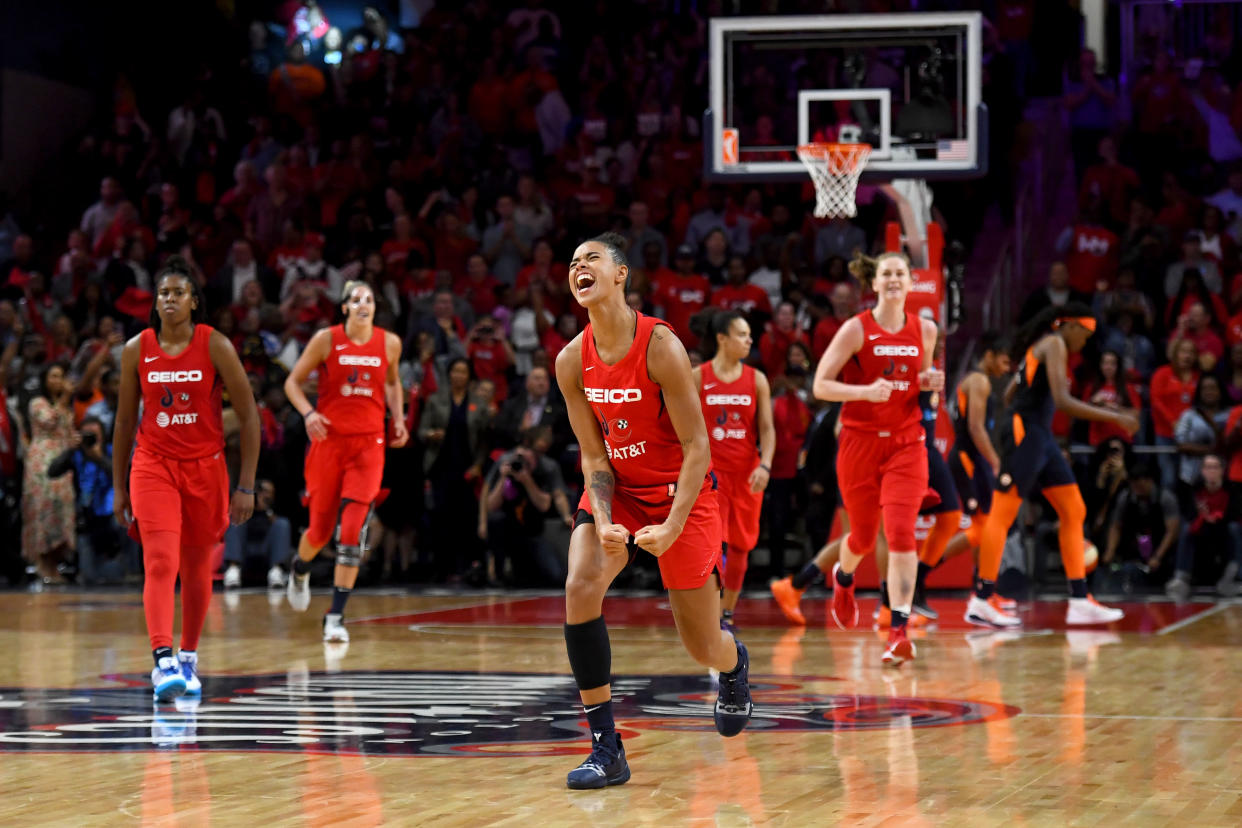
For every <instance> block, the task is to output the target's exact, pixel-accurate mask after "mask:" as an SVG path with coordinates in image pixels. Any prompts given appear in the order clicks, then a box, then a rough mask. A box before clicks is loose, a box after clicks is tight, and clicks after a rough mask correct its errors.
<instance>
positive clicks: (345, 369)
mask: <svg viewBox="0 0 1242 828" xmlns="http://www.w3.org/2000/svg"><path fill="white" fill-rule="evenodd" d="M331 333H332V350H331V351H330V352H329V353H328V358H327V359H326V360H324V362H323V364H322V365H320V366H319V399H318V400H317V401H316V403H315V408H316V410H318V411H319V413H320V414H322V415H323V416H325V417H327V418H328V420H329V422H331V425H330V426H328V431H329V433H330V434H333V435H336V434H383V433H384V413H385V411H386V410H387V408H388V404H387V401H386V400H385V399H384V382H385V380H387V378H388V347H387V339H386V338H385V335H384V334H385V331H384V329H383V328H378V327H373V328H372V333H371V338H370V339H369V340H367V341H366V342H365V343H363V344H362V345H356V344H354V343H353V342H351V341H350V339H349V337H347V336H346V335H345V326H344V325H334V326H333V327H332V330H331Z"/></svg>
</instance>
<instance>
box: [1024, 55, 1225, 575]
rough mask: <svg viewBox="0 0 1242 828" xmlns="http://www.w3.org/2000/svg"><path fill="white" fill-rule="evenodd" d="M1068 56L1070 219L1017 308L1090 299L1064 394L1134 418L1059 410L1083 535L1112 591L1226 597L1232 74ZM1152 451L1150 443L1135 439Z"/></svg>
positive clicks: (1212, 65)
mask: <svg viewBox="0 0 1242 828" xmlns="http://www.w3.org/2000/svg"><path fill="white" fill-rule="evenodd" d="M1096 67H1097V60H1096V56H1095V55H1094V54H1093V53H1092V52H1091V51H1090V50H1083V51H1082V53H1081V56H1080V59H1079V60H1078V61H1077V63H1076V65H1075V66H1074V67H1072V68H1073V71H1072V72H1071V73H1070V75H1069V77H1068V79H1067V83H1066V87H1065V96H1064V99H1063V104H1064V107H1065V110H1066V111H1067V113H1068V120H1069V125H1070V129H1071V147H1072V152H1073V160H1074V167H1075V173H1076V177H1077V182H1078V216H1077V218H1076V219H1075V220H1074V221H1073V222H1072V223H1071V224H1070V225H1068V226H1066V227H1065V228H1064V231H1063V233H1061V235H1060V238H1059V239H1058V241H1057V252H1058V255H1059V256H1060V257H1061V259H1060V261H1058V262H1056V263H1055V264H1053V265H1052V267H1051V268H1050V269H1049V272H1048V274H1047V283H1046V284H1045V285H1043V286H1041V287H1039V288H1037V289H1036V290H1034V291H1033V292H1032V293H1031V294H1030V295H1029V296H1028V297H1027V299H1026V301H1025V303H1024V304H1023V306H1022V309H1021V311H1020V314H1019V316H1020V319H1019V321H1021V319H1025V318H1029V317H1030V316H1031V315H1033V314H1034V313H1037V312H1038V311H1039V310H1040V308H1042V307H1045V306H1047V305H1048V304H1059V303H1063V302H1066V301H1070V300H1077V301H1084V302H1087V303H1090V304H1092V305H1093V307H1094V309H1095V312H1096V315H1097V316H1098V318H1099V321H1100V323H1101V327H1100V330H1099V333H1098V334H1097V335H1096V336H1095V337H1093V338H1092V340H1091V342H1090V343H1089V345H1088V347H1087V349H1085V350H1084V352H1083V353H1082V354H1081V355H1077V356H1076V357H1074V358H1072V360H1071V370H1072V373H1073V379H1072V388H1073V391H1074V393H1075V394H1076V395H1077V396H1079V397H1080V398H1082V399H1084V400H1087V401H1089V402H1092V403H1095V404H1097V405H1105V406H1109V407H1113V408H1122V409H1128V410H1130V411H1131V412H1133V413H1135V414H1137V415H1140V418H1141V422H1142V424H1143V426H1142V428H1141V430H1140V431H1139V433H1138V434H1137V435H1135V436H1134V437H1133V439H1131V438H1130V437H1129V436H1128V435H1126V434H1125V433H1123V432H1121V431H1120V430H1118V429H1115V428H1112V427H1110V426H1107V425H1103V424H1095V423H1087V422H1072V421H1071V420H1070V419H1069V418H1067V417H1064V416H1061V415H1059V416H1058V419H1057V422H1056V429H1057V432H1058V434H1059V435H1060V436H1062V437H1063V438H1065V439H1067V440H1068V441H1071V442H1075V443H1080V444H1088V445H1090V446H1091V447H1092V449H1093V453H1092V454H1091V455H1089V456H1086V455H1080V456H1079V460H1080V463H1079V468H1080V472H1081V483H1082V487H1083V491H1084V494H1085V495H1086V499H1087V502H1088V504H1089V511H1090V516H1089V518H1088V520H1089V526H1088V528H1089V530H1090V531H1089V534H1090V535H1091V536H1092V537H1093V538H1094V540H1095V542H1096V544H1097V545H1098V546H1099V549H1100V552H1101V560H1102V562H1103V563H1104V564H1105V565H1106V566H1107V569H1108V570H1109V571H1111V572H1113V573H1120V575H1121V577H1122V582H1123V583H1124V584H1125V585H1126V586H1134V587H1144V586H1145V587H1161V586H1163V587H1164V588H1165V589H1166V591H1167V592H1168V593H1169V594H1170V595H1171V596H1173V597H1177V598H1185V597H1186V595H1187V594H1189V589H1190V587H1191V585H1192V584H1193V583H1196V582H1198V583H1214V584H1216V587H1217V589H1218V590H1219V591H1220V592H1221V593H1222V594H1227V595H1232V594H1234V593H1235V592H1237V590H1238V585H1237V582H1236V576H1237V572H1238V562H1239V561H1242V532H1240V531H1239V526H1238V519H1239V517H1242V451H1240V450H1242V430H1240V426H1242V266H1240V264H1239V258H1238V244H1239V242H1240V241H1242V141H1240V140H1239V135H1240V134H1242V73H1240V72H1239V71H1238V69H1239V67H1238V66H1237V64H1236V62H1233V61H1227V60H1219V61H1218V60H1215V59H1213V55H1211V54H1202V55H1176V54H1171V53H1170V52H1168V51H1167V50H1165V49H1163V48H1157V49H1153V50H1152V53H1151V54H1150V55H1149V60H1148V62H1147V63H1146V64H1145V65H1144V66H1143V67H1142V71H1141V73H1140V75H1139V77H1138V78H1137V79H1135V80H1134V82H1133V83H1132V85H1131V87H1130V88H1128V89H1122V88H1120V87H1119V86H1118V84H1117V82H1116V80H1115V79H1114V78H1112V77H1108V76H1105V75H1101V74H1098V73H1097V69H1096ZM1150 447H1154V451H1150V450H1149V448H1150Z"/></svg>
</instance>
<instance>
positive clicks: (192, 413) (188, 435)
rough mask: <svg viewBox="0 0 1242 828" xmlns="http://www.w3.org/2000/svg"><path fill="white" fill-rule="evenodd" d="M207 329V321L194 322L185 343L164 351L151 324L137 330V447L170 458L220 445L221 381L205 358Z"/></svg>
mask: <svg viewBox="0 0 1242 828" xmlns="http://www.w3.org/2000/svg"><path fill="white" fill-rule="evenodd" d="M212 333H213V329H212V328H211V327H210V326H208V325H204V324H202V323H199V324H197V325H195V326H194V333H193V335H192V336H191V337H190V344H189V346H187V347H186V349H185V350H184V351H182V352H181V353H179V354H177V355H176V356H169V355H168V354H166V353H164V349H162V348H161V347H160V343H159V339H158V337H156V335H155V329H154V328H147V329H146V330H145V331H143V332H142V334H141V335H140V336H139V339H138V385H139V387H140V388H141V390H142V419H140V420H139V421H138V448H140V449H143V450H145V451H149V452H151V453H153V454H158V455H160V456H161V457H168V458H171V459H174V460H197V459H199V458H202V457H208V456H210V455H212V454H215V453H216V452H218V451H220V450H221V449H222V448H224V426H223V424H222V419H221V418H222V413H221V392H222V389H223V382H222V381H221V379H220V375H219V374H217V373H216V366H215V365H214V364H213V363H212V361H211V350H210V343H211V334H212Z"/></svg>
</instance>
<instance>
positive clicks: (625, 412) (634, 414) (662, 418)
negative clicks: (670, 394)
mask: <svg viewBox="0 0 1242 828" xmlns="http://www.w3.org/2000/svg"><path fill="white" fill-rule="evenodd" d="M657 325H662V326H664V327H666V328H668V327H669V326H668V325H667V323H665V322H662V321H660V320H659V319H656V318H655V317H652V316H646V315H644V314H641V313H640V314H638V324H637V330H636V331H635V332H634V341H633V343H631V345H630V350H629V351H628V352H626V354H625V356H623V357H622V358H621V360H620V361H619V362H617V364H615V365H609V364H607V363H606V362H604V361H603V360H602V359H600V356H599V353H598V352H597V351H596V350H595V334H594V332H593V331H592V330H591V325H590V323H588V324H587V326H586V330H584V331H583V332H582V388H583V392H584V393H585V395H586V399H587V403H589V404H590V406H591V410H592V412H594V414H595V419H596V421H597V422H598V423H599V427H600V431H601V433H602V434H603V438H604V448H605V449H606V450H607V452H608V460H609V462H610V463H611V464H612V472H613V477H614V478H615V479H616V487H617V488H618V489H635V488H642V487H650V486H663V485H666V484H667V485H670V486H671V485H672V484H674V483H676V482H677V478H678V476H679V475H680V474H681V462H682V451H681V441H680V440H678V439H677V432H676V431H674V430H673V423H672V421H671V420H670V419H669V416H668V409H667V408H666V407H665V405H664V393H663V391H661V390H660V386H659V384H657V383H656V382H655V381H654V380H653V379H651V377H650V376H648V375H647V345H648V343H649V342H650V341H651V332H652V331H653V330H654V329H655V327H656V326H657ZM669 331H670V333H672V329H671V328H669Z"/></svg>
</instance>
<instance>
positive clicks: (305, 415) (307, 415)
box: [302, 405, 315, 420]
mask: <svg viewBox="0 0 1242 828" xmlns="http://www.w3.org/2000/svg"><path fill="white" fill-rule="evenodd" d="M314 413H315V406H313V405H312V406H311V407H310V410H309V411H307V412H306V413H305V414H303V415H302V419H303V420H305V419H306V418H307V417H309V416H310V415H312V414H314Z"/></svg>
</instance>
